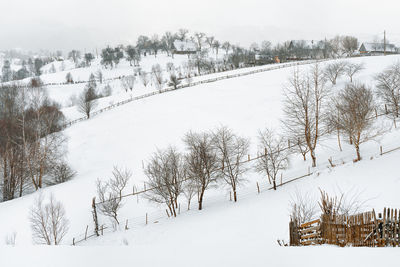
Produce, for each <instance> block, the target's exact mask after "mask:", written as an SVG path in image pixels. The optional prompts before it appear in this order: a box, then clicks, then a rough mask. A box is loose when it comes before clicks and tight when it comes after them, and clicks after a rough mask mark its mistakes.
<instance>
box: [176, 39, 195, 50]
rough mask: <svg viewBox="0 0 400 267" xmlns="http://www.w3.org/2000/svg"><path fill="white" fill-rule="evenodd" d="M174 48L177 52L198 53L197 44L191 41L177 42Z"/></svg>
mask: <svg viewBox="0 0 400 267" xmlns="http://www.w3.org/2000/svg"><path fill="white" fill-rule="evenodd" d="M174 47H175V49H176V51H180V52H188V51H189V52H195V51H197V46H196V44H195V43H193V42H191V41H180V40H175V41H174Z"/></svg>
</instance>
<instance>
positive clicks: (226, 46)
mask: <svg viewBox="0 0 400 267" xmlns="http://www.w3.org/2000/svg"><path fill="white" fill-rule="evenodd" d="M231 47H232V45H231V44H230V43H229V42H224V43H223V44H222V49H224V50H225V55H228V53H229V50H230V49H231Z"/></svg>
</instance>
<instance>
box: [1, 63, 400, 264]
mask: <svg viewBox="0 0 400 267" xmlns="http://www.w3.org/2000/svg"><path fill="white" fill-rule="evenodd" d="M399 59H400V57H398V56H390V57H389V56H388V57H368V58H367V57H365V58H356V59H350V61H352V62H363V63H364V64H365V70H363V71H362V72H361V73H360V74H359V75H358V76H357V77H356V79H357V80H360V81H362V82H364V83H366V84H368V85H370V86H373V83H374V82H373V79H372V78H373V75H375V74H376V73H378V72H380V71H382V70H383V69H384V68H385V67H387V66H388V65H390V64H392V63H394V62H396V61H397V60H399ZM308 67H309V66H302V67H301V68H308ZM292 71H293V68H285V69H280V70H274V71H270V72H263V73H259V74H254V75H249V76H244V77H240V78H235V79H228V80H222V81H219V82H215V83H210V84H204V85H199V86H196V87H190V88H186V89H183V90H178V91H174V92H170V93H168V94H161V95H156V96H153V97H150V98H147V99H143V100H139V101H135V102H132V103H129V104H126V105H123V106H121V107H118V108H116V109H113V110H111V111H108V112H105V113H103V114H101V115H99V116H96V117H94V118H93V119H90V120H87V121H83V122H81V123H78V124H75V125H73V126H71V127H70V128H68V129H66V130H65V134H66V135H67V137H68V139H69V156H68V160H69V162H70V164H71V165H72V167H73V168H74V169H75V170H76V171H77V172H78V175H77V176H76V177H75V178H74V179H73V180H72V181H70V182H67V183H64V184H60V185H57V186H53V187H50V188H46V189H43V190H42V191H43V193H45V194H50V193H54V195H55V197H56V198H57V199H58V200H60V201H61V202H63V204H64V205H65V208H66V212H67V216H68V218H69V219H70V221H71V227H70V231H69V233H68V235H67V236H66V238H65V240H64V243H65V244H66V245H68V244H70V243H71V242H72V238H73V237H75V236H77V235H79V234H82V233H83V232H84V230H85V228H86V225H89V226H91V225H92V215H91V213H90V212H91V206H90V205H91V199H92V197H93V196H95V180H96V179H97V178H101V179H107V178H108V177H109V176H110V174H111V171H112V168H113V166H114V165H118V166H126V167H128V168H130V169H131V170H132V171H133V184H135V185H136V186H137V187H139V188H141V187H142V185H143V181H145V180H146V178H145V176H144V174H143V171H142V161H143V160H146V159H148V158H149V156H150V155H151V153H152V152H154V151H155V150H156V149H157V148H165V147H167V146H168V145H174V146H176V147H177V148H178V149H180V150H181V149H183V145H182V141H181V139H182V137H183V135H184V134H185V133H186V132H187V131H189V130H193V131H203V130H212V129H214V128H215V127H218V126H220V125H226V126H228V127H230V128H232V129H233V130H234V131H235V132H237V133H238V134H240V135H243V136H246V137H249V138H251V140H252V145H251V155H255V154H256V136H257V134H258V130H260V129H263V128H264V127H265V126H272V127H274V128H276V129H278V131H279V126H280V120H281V119H282V114H283V113H282V97H283V95H282V86H283V84H284V83H285V82H286V80H287V78H288V76H290V74H291V73H292ZM60 77H61V76H60ZM345 81H346V78H343V79H341V80H340V81H339V82H338V84H337V87H338V88H341V87H343V85H344V83H345ZM63 88H68V87H63ZM54 90H56V89H54ZM66 90H67V89H66ZM63 97H64V96H63ZM380 122H382V123H385V125H386V126H387V127H389V126H388V125H389V122H388V121H385V119H380ZM380 145H382V146H383V149H384V150H388V149H391V148H395V147H400V131H399V130H397V129H391V131H390V133H387V134H385V135H383V136H379V137H377V138H375V139H374V140H372V141H369V142H368V143H365V144H363V145H362V147H361V153H362V154H363V155H365V156H364V159H363V160H362V161H360V162H358V163H353V162H352V159H353V158H354V151H353V148H352V147H351V146H348V145H346V146H344V147H343V148H344V149H343V152H339V150H338V148H337V145H336V141H335V139H334V138H324V140H323V142H322V143H321V145H320V146H319V147H318V150H317V158H318V166H317V168H316V169H314V170H313V172H314V174H313V175H311V176H309V177H306V178H303V179H301V180H298V181H296V182H292V183H289V184H287V185H284V186H282V187H281V188H279V189H278V190H277V191H272V190H266V189H265V188H266V187H267V186H266V183H267V181H266V179H265V178H264V177H262V176H261V175H260V174H257V173H254V172H249V173H248V174H247V175H246V176H247V178H248V183H247V184H246V185H244V186H243V187H242V188H241V189H240V190H239V202H238V203H232V202H230V201H229V191H228V190H227V189H218V190H216V189H213V190H210V191H207V192H206V196H205V209H204V210H203V211H201V212H199V211H197V210H195V209H194V208H195V207H194V206H193V209H192V210H191V211H189V212H183V209H182V214H180V215H179V216H178V217H177V218H167V216H166V215H165V207H163V206H156V205H154V204H152V203H148V202H147V201H146V200H144V199H139V201H137V199H136V197H135V198H127V199H126V200H125V206H124V207H123V209H122V210H121V213H120V220H121V221H124V222H125V220H126V219H129V222H130V225H129V227H130V230H128V231H125V230H123V227H121V230H118V231H116V232H114V233H111V232H108V231H106V232H107V233H106V234H105V235H104V236H102V237H99V238H95V239H90V240H88V241H87V242H84V243H80V245H83V246H85V247H84V248H82V247H79V248H71V247H60V248H45V247H40V248H37V247H35V248H32V249H31V251H30V252H29V253H31V254H32V255H35V256H32V257H33V258H34V259H35V260H37V261H39V260H40V259H39V256H37V255H45V254H46V253H48V254H51V255H55V256H54V257H57V256H56V255H59V254H60V253H65V254H66V255H70V256H71V257H70V258H69V260H66V261H65V262H62V263H60V264H59V265H58V264H57V266H88V265H92V264H93V266H108V265H109V264H111V263H112V264H111V265H113V266H118V264H122V263H125V264H126V263H127V262H131V263H132V264H140V265H145V266H161V264H163V265H165V261H168V262H169V263H171V262H174V263H175V265H176V266H188V265H189V266H204V265H213V266H266V265H271V266H294V265H293V264H294V262H296V263H297V264H299V263H298V261H299V262H300V263H304V265H299V266H317V265H319V263H321V261H324V266H335V265H334V264H335V261H334V260H330V261H328V262H326V259H327V258H328V257H330V255H333V251H334V252H335V253H336V255H343V256H344V255H346V256H349V255H351V256H353V257H348V258H347V259H346V263H349V264H350V263H354V264H356V263H357V264H359V263H362V265H361V266H373V265H372V264H375V263H377V262H380V261H378V260H376V259H375V258H374V257H377V258H378V257H379V258H382V257H383V258H385V261H387V262H388V263H390V262H392V260H393V262H395V261H394V260H395V258H396V256H397V255H399V253H398V252H397V251H396V250H393V249H388V250H385V251H383V250H382V249H374V250H371V249H362V248H361V249H342V250H341V249H337V248H332V247H321V248H310V249H305V248H281V247H279V246H278V244H277V242H276V240H277V239H287V238H288V222H289V210H288V205H289V202H290V200H291V198H292V197H293V196H294V195H295V194H296V192H301V193H309V194H310V195H311V196H313V197H314V198H317V197H318V192H319V191H318V188H322V189H324V190H327V191H328V192H331V193H340V192H352V193H354V194H357V195H359V197H360V198H361V199H362V200H365V201H366V205H365V208H367V209H369V208H376V209H381V208H383V207H384V206H390V207H399V206H400V197H399V196H398V192H397V191H398V190H397V188H399V185H400V175H399V172H398V167H397V162H398V159H399V156H400V151H397V152H393V153H389V154H386V155H383V156H380V155H379V146H380ZM329 157H332V158H333V160H335V161H336V162H342V161H343V162H344V164H343V165H342V164H340V166H337V167H335V168H329V167H328V166H329V164H328V162H327V159H328V158H329ZM309 166H310V163H309V162H303V161H302V160H301V159H300V156H294V157H293V158H292V164H291V168H290V169H289V170H288V171H286V172H285V173H284V174H283V181H287V180H290V178H294V177H296V176H299V175H303V174H305V173H307V171H308V167H309ZM256 182H259V183H260V184H263V185H264V186H263V188H264V190H263V191H262V192H261V194H257V189H256V185H255V184H256ZM128 188H132V185H130V186H129V187H128ZM129 190H130V189H128V191H129ZM37 194H38V193H35V194H32V195H28V196H25V197H22V198H19V199H16V200H13V201H9V202H5V203H0V214H7V217H6V218H4V219H1V220H0V238H1V237H2V236H5V235H7V234H9V233H12V232H13V231H15V232H17V248H16V250H18V246H21V245H30V244H31V232H30V228H29V221H28V212H29V207H30V206H31V205H32V202H33V199H34V198H35V197H36V196H37ZM146 213H148V214H149V215H150V216H149V222H150V224H149V225H147V226H146V225H145V223H144V222H145V219H144V218H145V217H144V216H145V214H146ZM160 214H163V215H162V216H160ZM153 215H154V217H152V216H153ZM100 219H101V223H105V224H109V221H108V219H107V218H104V217H101V218H100ZM99 245H106V246H107V247H101V248H98V247H96V248H95V249H94V248H93V247H92V246H99ZM110 245H111V246H113V247H108V246H110ZM124 245H128V247H125V246H124ZM86 246H90V247H86ZM60 250H62V252H60ZM3 252H4V253H5V254H7V255H16V253H17V252H15V250H14V251H13V250H12V249H9V248H1V247H0V253H1V254H3ZM84 254H85V255H88V261H87V262H76V261H75V260H74V257H75V256H77V255H84ZM367 256H368V259H367V258H366V257H367ZM335 257H336V256H335ZM91 258H93V259H91ZM113 258H115V260H112V259H113ZM337 258H340V256H337ZM349 258H350V259H349ZM353 258H354V261H353ZM370 258H372V260H369V259H370ZM17 260H20V259H17ZM21 260H24V259H21ZM1 261H2V259H1V257H0V262H1ZM5 262H6V263H7V264H8V263H10V264H11V263H12V260H8V259H6V261H5ZM51 264H52V263H51V261H50V260H49V259H45V260H44V266H52V265H51ZM85 264H86V265H85ZM7 266H8V265H7ZM11 266H12V265H11Z"/></svg>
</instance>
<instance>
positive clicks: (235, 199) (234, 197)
mask: <svg viewBox="0 0 400 267" xmlns="http://www.w3.org/2000/svg"><path fill="white" fill-rule="evenodd" d="M233 201H235V202H237V195H236V189H234V190H233Z"/></svg>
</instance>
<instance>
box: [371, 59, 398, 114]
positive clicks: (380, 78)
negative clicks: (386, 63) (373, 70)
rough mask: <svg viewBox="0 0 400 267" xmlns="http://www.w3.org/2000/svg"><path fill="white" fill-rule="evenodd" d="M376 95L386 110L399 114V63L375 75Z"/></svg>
mask: <svg viewBox="0 0 400 267" xmlns="http://www.w3.org/2000/svg"><path fill="white" fill-rule="evenodd" d="M375 79H376V81H377V86H376V88H377V95H378V96H379V97H380V98H381V99H382V100H383V101H384V103H385V105H386V106H387V108H388V111H389V112H390V113H391V114H392V115H393V116H394V117H395V118H398V117H399V115H400V112H399V108H400V63H396V64H394V65H392V66H390V67H389V68H387V69H386V70H384V71H383V72H382V73H380V74H378V75H377V76H376V78H375Z"/></svg>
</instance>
